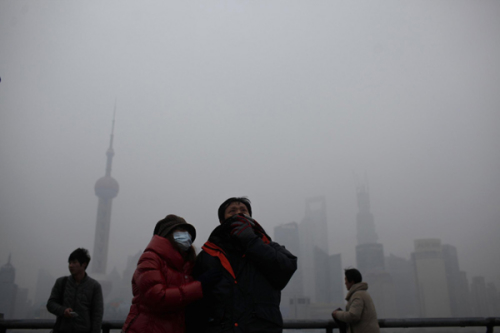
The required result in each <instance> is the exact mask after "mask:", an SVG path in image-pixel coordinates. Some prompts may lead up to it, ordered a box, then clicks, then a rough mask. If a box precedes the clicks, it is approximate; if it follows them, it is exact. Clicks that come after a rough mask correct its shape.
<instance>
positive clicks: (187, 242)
mask: <svg viewBox="0 0 500 333" xmlns="http://www.w3.org/2000/svg"><path fill="white" fill-rule="evenodd" d="M174 240H175V242H176V243H177V244H178V245H179V248H180V249H181V250H182V251H187V250H189V248H190V247H191V244H193V242H192V241H191V234H190V233H189V232H187V231H174Z"/></svg>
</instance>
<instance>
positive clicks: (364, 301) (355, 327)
mask: <svg viewBox="0 0 500 333" xmlns="http://www.w3.org/2000/svg"><path fill="white" fill-rule="evenodd" d="M366 290H368V284H367V283H365V282H360V283H356V284H354V285H353V286H352V287H351V289H349V292H348V293H347V296H346V298H345V299H346V300H347V305H346V310H345V311H338V312H337V313H336V315H337V318H338V319H339V320H341V321H343V322H345V323H347V327H348V332H349V333H379V332H380V328H379V327H378V320H377V311H376V310H375V305H373V301H372V298H371V297H370V294H368V292H367V291H366Z"/></svg>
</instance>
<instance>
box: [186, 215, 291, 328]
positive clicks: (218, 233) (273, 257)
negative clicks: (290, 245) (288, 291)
mask: <svg viewBox="0 0 500 333" xmlns="http://www.w3.org/2000/svg"><path fill="white" fill-rule="evenodd" d="M257 226H258V225H257ZM258 227H259V229H260V232H257V233H256V235H255V237H254V238H253V239H252V240H251V241H250V242H249V243H248V245H247V247H246V248H242V246H240V243H239V242H238V240H237V239H235V238H234V237H232V236H230V229H231V228H230V225H229V224H228V223H223V224H222V225H220V226H218V227H217V228H215V230H214V231H213V232H212V234H211V235H210V237H209V240H208V242H207V243H205V245H204V246H203V247H202V248H203V251H201V252H200V254H199V255H198V257H197V259H196V264H195V268H194V270H193V276H194V277H195V278H196V277H198V276H200V275H201V274H203V273H204V272H207V271H209V270H213V269H220V270H222V272H223V275H222V278H221V279H220V281H218V282H217V283H216V284H215V285H214V286H213V287H212V288H210V289H208V290H207V291H205V290H204V292H205V294H204V298H203V299H202V300H201V301H200V302H197V303H196V304H194V305H193V306H192V307H190V310H189V313H188V332H193V333H194V332H196V333H202V332H210V333H211V332H217V333H220V332H235V333H236V332H238V333H240V332H245V333H250V332H259V333H265V332H270V333H275V332H282V326H283V319H282V317H281V312H280V309H279V305H280V300H281V290H282V289H283V288H284V287H285V286H286V284H287V283H288V281H289V280H290V278H291V277H292V275H293V273H294V272H295V270H296V269H297V257H295V256H294V255H293V254H291V253H290V252H288V251H287V250H286V249H285V248H284V247H283V246H281V245H279V244H278V243H275V242H272V241H270V238H269V236H268V235H267V234H266V233H265V232H264V230H263V229H262V228H261V227H260V226H258ZM258 235H260V236H258Z"/></svg>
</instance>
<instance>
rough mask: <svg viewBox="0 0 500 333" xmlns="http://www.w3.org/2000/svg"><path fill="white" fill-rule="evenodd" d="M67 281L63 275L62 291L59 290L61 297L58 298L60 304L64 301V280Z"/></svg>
mask: <svg viewBox="0 0 500 333" xmlns="http://www.w3.org/2000/svg"><path fill="white" fill-rule="evenodd" d="M67 281H68V277H67V276H65V277H64V278H63V280H62V287H61V288H62V292H61V298H60V301H61V305H63V302H64V290H65V289H66V282H67Z"/></svg>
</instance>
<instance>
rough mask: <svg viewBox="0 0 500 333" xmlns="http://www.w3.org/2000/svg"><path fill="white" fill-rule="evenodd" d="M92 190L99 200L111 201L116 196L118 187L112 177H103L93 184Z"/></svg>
mask: <svg viewBox="0 0 500 333" xmlns="http://www.w3.org/2000/svg"><path fill="white" fill-rule="evenodd" d="M94 190H95V195H97V196H98V197H99V198H107V199H112V198H114V197H116V196H117V195H118V191H119V190H120V185H118V182H117V181H116V180H115V179H114V178H113V177H111V176H104V177H101V178H99V179H98V180H97V181H96V182H95V186H94Z"/></svg>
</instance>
